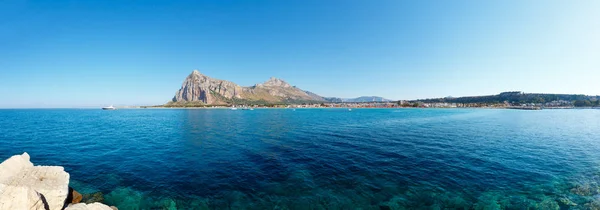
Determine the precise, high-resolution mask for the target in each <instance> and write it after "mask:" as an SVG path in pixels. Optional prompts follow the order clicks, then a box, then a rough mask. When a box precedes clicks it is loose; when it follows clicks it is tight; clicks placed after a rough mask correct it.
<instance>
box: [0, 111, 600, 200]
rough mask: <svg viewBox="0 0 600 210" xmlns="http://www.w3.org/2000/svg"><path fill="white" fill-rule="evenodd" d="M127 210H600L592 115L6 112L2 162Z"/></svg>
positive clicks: (598, 140) (598, 117)
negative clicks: (29, 165)
mask: <svg viewBox="0 0 600 210" xmlns="http://www.w3.org/2000/svg"><path fill="white" fill-rule="evenodd" d="M23 152H27V153H28V154H29V155H30V156H31V161H32V162H33V163H34V164H36V165H57V166H63V167H64V168H65V171H67V172H68V173H69V174H70V178H71V181H70V186H71V187H72V188H74V189H75V190H76V191H78V192H80V193H82V194H85V195H89V194H99V193H101V194H102V198H103V201H102V202H103V203H105V204H108V205H112V206H116V207H118V208H119V209H121V210H127V209H377V210H379V209H384V210H385V209H598V208H600V110H593V109H571V110H536V111H530V110H506V109H352V110H351V111H349V110H348V109H334V108H330V109H295V110H294V109H254V110H241V109H240V110H228V109H119V110H114V111H104V110H100V109H2V110H0V160H4V159H6V158H9V157H10V156H12V155H17V154H22V153H23Z"/></svg>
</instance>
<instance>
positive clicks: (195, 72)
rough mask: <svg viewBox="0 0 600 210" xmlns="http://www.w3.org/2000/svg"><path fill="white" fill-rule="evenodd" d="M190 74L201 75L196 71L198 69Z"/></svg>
mask: <svg viewBox="0 0 600 210" xmlns="http://www.w3.org/2000/svg"><path fill="white" fill-rule="evenodd" d="M191 74H195V75H202V73H200V71H198V69H194V71H192V73H191Z"/></svg>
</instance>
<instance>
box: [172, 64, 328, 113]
mask: <svg viewBox="0 0 600 210" xmlns="http://www.w3.org/2000/svg"><path fill="white" fill-rule="evenodd" d="M309 93H310V92H309ZM309 93H307V92H306V91H303V90H301V89H299V88H296V87H294V86H292V85H290V84H288V83H287V82H285V81H283V80H281V79H277V78H274V77H271V79H269V80H268V81H266V82H264V83H260V84H256V85H254V86H252V87H241V86H239V85H237V84H235V83H233V82H229V81H226V80H219V79H214V78H210V77H208V76H206V75H203V74H201V73H200V72H199V71H198V70H194V71H193V72H192V73H191V74H190V75H189V76H188V77H187V78H186V79H185V80H184V81H183V84H182V85H181V89H179V91H177V93H175V97H173V100H172V103H175V104H177V103H190V102H191V103H198V104H206V105H211V104H227V103H232V102H233V103H252V102H264V103H280V102H297V101H298V102H299V101H315V102H317V101H324V100H323V98H322V97H320V96H318V95H316V94H312V93H311V94H309Z"/></svg>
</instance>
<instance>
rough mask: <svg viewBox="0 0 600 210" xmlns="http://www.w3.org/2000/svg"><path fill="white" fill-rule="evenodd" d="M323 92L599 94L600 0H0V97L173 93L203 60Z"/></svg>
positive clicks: (229, 72) (79, 101) (215, 69)
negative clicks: (273, 77)
mask: <svg viewBox="0 0 600 210" xmlns="http://www.w3.org/2000/svg"><path fill="white" fill-rule="evenodd" d="M194 69H198V70H200V72H202V73H204V74H206V75H208V76H211V77H215V78H220V79H226V80H230V81H233V82H236V83H238V84H240V85H244V86H249V85H253V84H255V83H259V82H263V81H265V80H267V79H268V78H269V77H271V76H275V77H278V78H282V79H284V80H286V81H288V82H289V83H291V84H292V85H296V86H298V87H300V88H302V89H305V90H310V91H312V92H315V93H317V94H320V95H323V96H337V97H357V96H363V95H378V96H383V97H386V98H391V99H416V98H429V97H444V96H450V95H451V96H465V95H481V94H496V93H499V92H502V91H510V90H521V91H525V92H548V93H549V92H552V93H582V94H590V95H597V94H600V85H598V84H600V83H598V79H599V78H600V1H597V0H587V1H586V0H578V1H562V0H561V1H553V0H528V1H523V0H488V1H479V0H469V1H461V0H456V1H446V0H439V1H401V0H389V1H386V0H298V1H295V0H272V1H231V0H224V1H153V0H144V1H111V0H85V1H57V0H44V1H39V0H4V1H0V107H87V106H102V105H110V104H115V105H141V104H162V103H165V102H167V101H168V100H170V99H171V98H172V97H173V95H174V93H175V91H177V89H179V87H180V86H181V83H182V81H183V79H184V78H185V77H186V76H187V75H188V74H189V73H190V72H192V70H194Z"/></svg>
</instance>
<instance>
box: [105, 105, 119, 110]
mask: <svg viewBox="0 0 600 210" xmlns="http://www.w3.org/2000/svg"><path fill="white" fill-rule="evenodd" d="M115 109H116V108H115V107H114V106H113V105H110V106H107V107H102V110H115Z"/></svg>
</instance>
